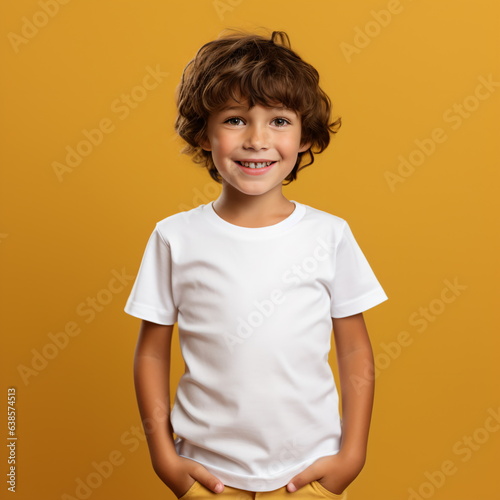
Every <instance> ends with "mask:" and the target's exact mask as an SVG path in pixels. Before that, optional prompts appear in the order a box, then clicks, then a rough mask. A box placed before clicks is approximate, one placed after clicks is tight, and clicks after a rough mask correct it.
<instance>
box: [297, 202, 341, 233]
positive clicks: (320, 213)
mask: <svg viewBox="0 0 500 500" xmlns="http://www.w3.org/2000/svg"><path fill="white" fill-rule="evenodd" d="M302 205H303V206H304V207H305V218H306V220H308V221H310V222H312V223H315V224H319V225H321V226H326V227H329V228H331V229H333V230H334V231H339V232H342V231H343V230H344V228H345V227H346V226H347V225H348V224H347V221H346V220H345V219H343V218H342V217H339V216H338V215H334V214H332V213H330V212H326V211H324V210H320V209H318V208H314V207H311V206H310V205H304V204H303V203H302Z"/></svg>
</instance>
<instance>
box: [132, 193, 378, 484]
mask: <svg viewBox="0 0 500 500" xmlns="http://www.w3.org/2000/svg"><path fill="white" fill-rule="evenodd" d="M293 203H294V204H295V209H294V211H293V212H292V214H291V215H290V216H288V217H287V218H286V219H284V220H282V221H281V222H279V223H277V224H274V225H271V226H266V227H259V228H248V227H242V226H236V225H234V224H231V223H229V222H227V221H226V220H224V219H222V218H221V217H220V216H219V215H218V214H217V213H216V212H215V210H214V209H213V206H212V205H213V202H210V203H208V204H206V205H200V206H198V207H197V208H194V209H192V210H189V211H186V212H180V213H177V214H175V215H172V216H170V217H167V218H166V219H164V220H162V221H160V222H158V223H157V224H156V227H155V229H154V231H153V233H152V234H151V236H150V238H149V241H148V243H147V246H146V250H145V253H144V256H143V259H142V263H141V266H140V269H139V273H138V275H137V278H136V281H135V283H134V286H133V288H132V291H131V293H130V296H129V298H128V301H127V304H126V307H125V311H126V312H127V313H128V314H131V315H132V316H136V317H138V318H141V319H145V320H148V321H152V322H154V323H159V324H163V325H172V324H174V323H175V322H177V323H178V330H179V337H180V345H181V350H182V355H183V357H184V361H185V364H186V371H185V373H184V375H183V376H182V378H181V380H180V382H179V385H178V388H177V393H176V399H175V404H174V407H173V409H172V413H171V421H172V426H173V429H174V432H175V434H176V435H177V438H176V441H175V443H176V449H177V452H178V454H179V455H181V456H184V457H188V458H190V459H192V460H195V461H197V462H199V463H201V464H202V465H204V466H205V467H206V468H207V469H208V470H209V471H210V472H211V473H212V474H214V475H215V476H217V477H218V478H219V479H220V480H221V481H222V482H223V483H224V484H226V485H227V486H232V487H235V488H240V489H245V490H251V491H270V490H274V489H277V488H280V487H282V486H284V485H285V484H287V483H288V482H289V480H290V479H291V478H292V477H293V476H295V475H296V474H298V473H299V472H301V471H302V470H303V469H305V468H306V467H308V466H309V465H310V464H312V463H313V462H314V461H315V460H317V459H318V458H320V457H324V456H327V455H334V454H336V453H337V452H338V451H339V444H340V436H341V421H340V417H339V409H338V393H337V389H336V387H335V381H334V378H333V375H332V371H331V367H330V366H329V364H328V352H329V350H330V342H331V337H332V317H334V318H341V317H345V316H350V315H353V314H357V313H360V312H363V311H365V310H366V309H369V308H371V307H373V306H375V305H377V304H379V303H380V302H383V301H384V300H386V299H387V296H386V294H385V293H384V291H383V289H382V287H381V286H380V284H379V282H378V281H377V279H376V277H375V275H374V274H373V272H372V270H371V268H370V266H369V264H368V262H367V260H366V259H365V257H364V255H363V253H362V252H361V250H360V248H359V246H358V245H357V243H356V241H355V239H354V237H353V235H352V233H351V230H350V228H349V226H348V225H347V223H346V222H345V221H344V220H343V219H341V218H339V217H336V216H334V215H331V214H329V213H327V212H323V211H321V210H317V209H315V208H312V207H310V206H307V205H304V204H301V203H298V202H296V201H293Z"/></svg>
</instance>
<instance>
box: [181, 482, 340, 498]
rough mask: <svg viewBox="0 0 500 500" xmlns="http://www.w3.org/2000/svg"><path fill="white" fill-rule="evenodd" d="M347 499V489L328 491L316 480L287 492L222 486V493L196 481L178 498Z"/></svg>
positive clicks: (281, 489) (282, 489) (280, 489)
mask: <svg viewBox="0 0 500 500" xmlns="http://www.w3.org/2000/svg"><path fill="white" fill-rule="evenodd" d="M334 499H338V500H340V499H341V500H347V490H346V491H344V492H343V493H342V494H341V495H336V494H335V493H332V492H331V491H328V490H327V489H326V488H325V487H324V486H322V485H321V484H320V483H318V481H313V482H312V483H309V484H306V485H305V486H303V487H302V488H300V490H297V491H296V492H294V493H289V492H288V491H287V490H286V487H285V486H283V488H279V489H277V490H273V491H257V492H255V491H247V490H239V489H237V488H231V487H230V486H224V491H223V492H222V493H213V492H211V491H210V490H209V489H207V488H205V487H204V486H202V485H201V484H200V483H199V482H198V481H196V482H195V483H194V484H193V486H191V488H189V490H188V491H187V492H186V493H185V494H184V495H183V496H182V497H181V498H180V499H179V500H334Z"/></svg>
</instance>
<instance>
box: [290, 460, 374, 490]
mask: <svg viewBox="0 0 500 500" xmlns="http://www.w3.org/2000/svg"><path fill="white" fill-rule="evenodd" d="M363 465H364V459H363V460H361V459H358V458H354V457H349V456H347V455H344V454H342V453H341V452H339V453H337V454H336V455H332V456H329V457H323V458H320V459H318V460H316V462H314V463H313V464H311V465H310V466H309V467H308V468H307V469H305V470H303V471H302V472H301V473H300V474H297V475H296V476H295V477H294V478H292V479H291V480H290V482H289V483H288V484H287V490H288V491H289V492H290V493H293V492H294V491H297V490H298V489H300V488H302V486H305V485H306V484H309V483H311V482H313V481H318V482H319V483H320V484H321V485H322V486H324V487H325V488H326V489H327V490H328V491H331V492H332V493H334V494H335V495H340V494H341V493H342V492H343V491H344V490H345V489H346V488H347V486H349V485H350V484H351V483H352V482H353V481H354V479H355V478H356V476H357V475H358V474H359V473H360V472H361V469H362V468H363Z"/></svg>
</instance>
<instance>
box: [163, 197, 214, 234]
mask: <svg viewBox="0 0 500 500" xmlns="http://www.w3.org/2000/svg"><path fill="white" fill-rule="evenodd" d="M205 206H206V205H199V206H197V207H195V208H192V209H190V210H185V211H182V212H177V213H174V214H172V215H169V216H167V217H165V218H164V219H161V220H160V221H158V222H157V223H156V227H155V231H157V232H159V233H160V235H161V236H162V237H164V238H165V239H166V237H167V236H168V235H172V234H179V233H182V232H185V231H190V230H192V229H193V227H194V226H197V225H199V224H202V223H203V215H202V213H203V209H204V208H205Z"/></svg>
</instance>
